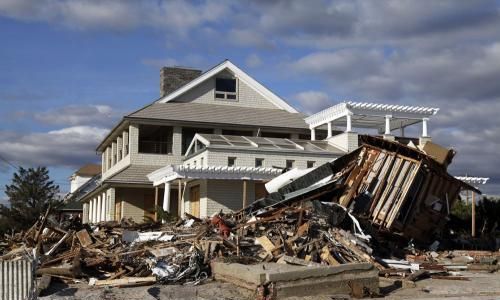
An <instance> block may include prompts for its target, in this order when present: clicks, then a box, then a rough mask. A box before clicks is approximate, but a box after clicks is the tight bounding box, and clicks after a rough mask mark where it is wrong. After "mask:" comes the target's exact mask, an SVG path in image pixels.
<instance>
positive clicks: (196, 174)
mask: <svg viewBox="0 0 500 300" xmlns="http://www.w3.org/2000/svg"><path fill="white" fill-rule="evenodd" d="M282 172H283V170H281V169H275V168H258V167H228V166H208V167H202V166H185V165H169V166H166V167H163V168H161V169H158V170H156V171H154V172H152V173H150V174H148V175H147V177H148V179H149V181H152V182H153V186H158V185H161V184H165V183H167V182H171V181H173V180H176V179H179V178H196V179H225V180H243V179H246V180H270V179H273V178H274V177H276V176H278V175H280V174H281V173H282Z"/></svg>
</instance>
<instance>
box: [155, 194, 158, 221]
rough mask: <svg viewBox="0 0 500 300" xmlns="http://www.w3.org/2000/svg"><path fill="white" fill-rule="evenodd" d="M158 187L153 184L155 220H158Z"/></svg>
mask: <svg viewBox="0 0 500 300" xmlns="http://www.w3.org/2000/svg"><path fill="white" fill-rule="evenodd" d="M157 209H158V187H157V186H155V222H158V211H157Z"/></svg>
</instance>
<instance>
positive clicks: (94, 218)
mask: <svg viewBox="0 0 500 300" xmlns="http://www.w3.org/2000/svg"><path fill="white" fill-rule="evenodd" d="M92 202H93V205H92V207H93V208H92V211H93V212H92V223H96V222H97V198H94V199H92Z"/></svg>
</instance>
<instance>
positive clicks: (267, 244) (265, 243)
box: [255, 235, 275, 255]
mask: <svg viewBox="0 0 500 300" xmlns="http://www.w3.org/2000/svg"><path fill="white" fill-rule="evenodd" d="M255 240H256V241H258V242H259V244H260V245H261V246H262V248H264V250H266V252H268V253H269V254H271V255H272V253H273V250H275V245H274V244H273V242H271V240H270V239H269V238H268V237H267V236H265V235H264V236H261V237H258V238H256V239H255Z"/></svg>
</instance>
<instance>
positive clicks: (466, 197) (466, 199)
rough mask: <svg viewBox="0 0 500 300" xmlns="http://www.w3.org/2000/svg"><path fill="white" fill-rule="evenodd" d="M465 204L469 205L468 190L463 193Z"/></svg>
mask: <svg viewBox="0 0 500 300" xmlns="http://www.w3.org/2000/svg"><path fill="white" fill-rule="evenodd" d="M465 204H467V205H469V190H466V191H465Z"/></svg>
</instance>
